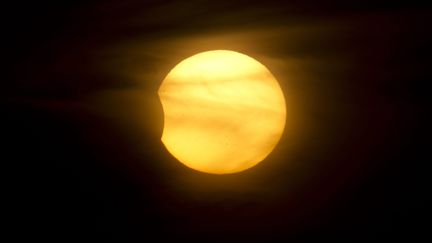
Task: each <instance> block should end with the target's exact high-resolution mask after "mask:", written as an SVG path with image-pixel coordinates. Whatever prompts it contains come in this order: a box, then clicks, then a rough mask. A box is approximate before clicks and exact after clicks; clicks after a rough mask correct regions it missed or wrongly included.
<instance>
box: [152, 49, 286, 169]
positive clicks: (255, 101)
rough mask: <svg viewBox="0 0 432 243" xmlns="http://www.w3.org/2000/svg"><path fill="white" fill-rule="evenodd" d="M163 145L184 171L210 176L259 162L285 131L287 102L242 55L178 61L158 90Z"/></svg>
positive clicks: (266, 76)
mask: <svg viewBox="0 0 432 243" xmlns="http://www.w3.org/2000/svg"><path fill="white" fill-rule="evenodd" d="M158 93H159V97H160V99H161V102H162V106H163V110H164V114H165V121H164V129H163V134H162V142H163V143H164V145H165V146H166V148H167V149H168V151H169V152H170V153H171V154H172V155H173V156H174V157H175V158H177V159H178V160H179V161H180V162H182V163H183V164H184V165H186V166H188V167H190V168H192V169H195V170H198V171H201V172H207V173H212V174H227V173H236V172H240V171H243V170H246V169H248V168H251V167H253V166H255V165H256V164H258V163H259V162H261V161H262V160H263V159H264V158H266V157H267V155H268V154H269V153H270V152H271V151H272V150H273V149H274V147H275V146H276V144H277V143H278V141H279V139H280V137H281V136H282V132H283V130H284V127H285V116H286V108H285V99H284V96H283V93H282V90H281V88H280V86H279V84H278V82H277V80H276V79H275V78H274V77H273V75H272V74H271V73H270V71H269V70H268V69H267V68H266V67H265V66H264V65H262V64H261V63H259V62H258V61H256V60H255V59H253V58H251V57H249V56H246V55H244V54H241V53H238V52H234V51H225V50H215V51H207V52H202V53H199V54H196V55H194V56H191V57H189V58H186V59H185V60H183V61H181V62H180V63H179V64H178V65H177V66H175V67H174V68H173V69H172V70H171V71H170V72H169V73H168V75H167V76H166V78H165V79H164V81H163V82H162V84H161V86H160V88H159V92H158Z"/></svg>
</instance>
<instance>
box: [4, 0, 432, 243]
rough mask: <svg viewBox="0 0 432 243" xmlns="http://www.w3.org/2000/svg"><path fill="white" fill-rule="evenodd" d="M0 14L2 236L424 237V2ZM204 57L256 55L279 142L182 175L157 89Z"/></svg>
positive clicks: (133, 1)
mask: <svg viewBox="0 0 432 243" xmlns="http://www.w3.org/2000/svg"><path fill="white" fill-rule="evenodd" d="M2 10H3V11H2V12H3V13H4V14H3V15H2V18H3V20H2V23H3V25H4V27H2V40H3V41H4V44H2V46H3V49H4V50H3V51H2V57H3V58H2V59H3V63H4V64H3V69H4V70H5V71H3V74H6V75H5V77H4V78H2V88H1V106H2V111H3V112H2V114H3V115H2V121H3V122H5V125H3V126H2V128H3V131H2V134H3V135H2V138H3V143H4V144H5V145H3V149H4V150H5V153H3V156H2V157H3V159H2V163H3V164H4V165H5V168H6V169H5V170H4V173H6V174H7V176H6V183H5V184H4V185H5V186H6V194H5V198H4V200H5V201H6V204H7V206H6V207H5V209H6V211H7V214H8V216H9V214H10V215H11V216H10V217H7V221H8V226H9V227H11V229H13V231H11V232H13V235H14V237H17V238H21V237H29V238H30V239H51V240H54V241H56V242H63V241H65V240H70V239H72V240H83V239H93V240H95V241H96V242H105V241H115V242H143V241H145V240H149V239H153V238H155V239H159V240H194V241H197V240H199V241H217V242H219V241H240V242H243V241H245V242H246V241H253V242H256V241H257V242H268V241H271V240H277V239H279V240H280V241H287V242H288V241H290V242H305V241H314V242H316V241H317V240H343V241H345V242H352V241H362V242H364V241H370V240H373V239H379V240H383V241H389V240H396V239H400V238H401V237H406V238H408V239H412V238H417V237H421V236H423V235H425V233H426V230H427V229H428V228H429V227H428V226H430V222H429V223H427V222H428V221H430V219H427V218H426V209H427V208H426V207H427V206H428V207H429V205H427V204H426V194H428V193H429V191H430V188H429V186H428V183H427V182H428V180H427V178H430V175H429V174H427V170H426V169H425V165H426V164H427V163H428V162H429V160H430V156H429V155H428V154H427V153H426V142H427V141H429V136H427V135H426V130H427V129H426V122H425V121H424V118H425V116H426V107H427V106H428V104H427V101H426V98H425V97H426V88H425V87H426V84H427V83H428V81H430V79H429V78H428V76H427V74H428V72H427V70H429V68H430V64H431V62H430V60H429V54H430V52H428V51H427V47H428V46H429V44H430V38H429V36H428V34H429V33H428V32H430V26H429V25H430V22H431V21H430V20H429V16H431V14H432V11H431V8H430V6H429V5H427V4H420V3H417V2H415V1H408V2H407V3H404V4H398V3H396V2H393V1H357V0H355V1H323V2H319V1H315V2H312V1H310V2H309V1H175V0H174V1H143V0H141V1H139V0H126V1H115V0H112V1H58V2H55V3H51V2H44V1H42V2H41V1H33V2H32V3H25V2H20V3H9V4H6V5H4V6H3V7H2ZM213 49H229V50H234V51H239V52H242V53H245V54H247V55H250V56H252V57H253V58H255V59H257V60H259V61H260V62H262V63H263V64H265V65H266V66H267V67H268V68H269V69H270V70H271V71H272V73H273V74H274V75H275V77H276V78H277V79H278V80H279V81H280V84H281V87H282V89H283V90H284V92H285V95H286V100H287V109H288V110H287V127H286V130H285V133H284V135H283V137H282V139H281V141H280V143H279V145H278V146H277V147H276V149H275V150H274V152H273V153H272V154H271V155H270V156H269V157H268V158H267V159H266V160H264V161H263V162H262V163H260V164H259V165H258V166H256V167H254V168H252V169H249V170H247V171H245V172H243V173H239V174H232V175H223V176H216V175H209V174H204V173H200V172H197V171H193V170H190V169H188V168H186V167H184V166H183V165H182V164H180V163H178V162H177V161H176V160H175V158H173V157H172V156H171V155H170V154H169V153H168V152H167V150H166V149H165V148H164V146H163V144H162V143H161V141H160V136H161V132H162V128H163V113H162V107H161V104H160V102H159V100H158V97H157V89H158V86H159V84H160V83H161V82H162V80H163V78H164V76H165V75H166V74H167V73H168V71H169V70H170V69H171V68H172V67H174V65H175V64H176V63H178V62H179V61H181V60H182V59H184V58H186V57H188V56H191V55H193V54H196V53H198V52H201V51H207V50H213ZM427 125H429V124H427ZM426 156H429V157H426ZM428 158H429V160H428ZM9 227H8V229H9Z"/></svg>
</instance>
